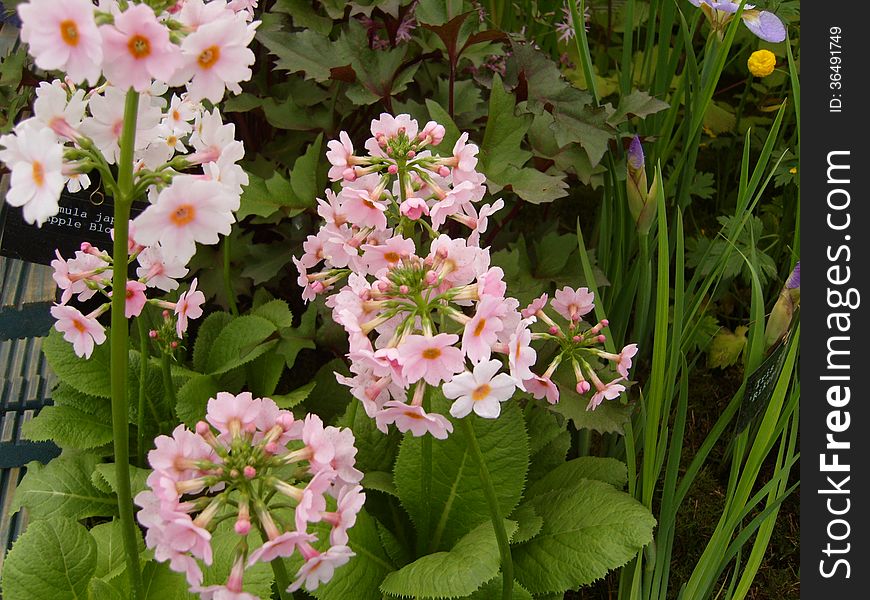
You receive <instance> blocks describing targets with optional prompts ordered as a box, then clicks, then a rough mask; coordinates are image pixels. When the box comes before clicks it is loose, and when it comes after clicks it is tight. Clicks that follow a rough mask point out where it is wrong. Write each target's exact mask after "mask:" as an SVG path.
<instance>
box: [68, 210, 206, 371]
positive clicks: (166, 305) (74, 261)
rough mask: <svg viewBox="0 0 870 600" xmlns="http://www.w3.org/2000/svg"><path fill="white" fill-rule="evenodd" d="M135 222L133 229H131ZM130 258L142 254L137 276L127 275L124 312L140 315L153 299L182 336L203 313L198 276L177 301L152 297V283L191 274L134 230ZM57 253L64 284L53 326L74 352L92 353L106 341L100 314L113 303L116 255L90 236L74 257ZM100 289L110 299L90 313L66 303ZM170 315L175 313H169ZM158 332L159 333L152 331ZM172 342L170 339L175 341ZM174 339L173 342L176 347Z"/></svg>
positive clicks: (171, 283) (168, 283)
mask: <svg viewBox="0 0 870 600" xmlns="http://www.w3.org/2000/svg"><path fill="white" fill-rule="evenodd" d="M132 229H133V228H132V227H131V231H132ZM129 252H130V260H131V261H132V260H138V262H139V265H140V266H139V268H138V270H137V273H138V275H139V278H138V279H131V280H128V281H127V289H126V290H125V297H126V300H125V310H124V316H125V317H127V318H128V319H129V318H132V317H137V316H139V315H140V314H141V313H142V309H143V308H144V307H145V305H146V304H148V303H149V302H150V303H151V304H154V305H155V306H158V307H160V308H163V309H164V319H165V320H166V322H167V323H170V324H171V323H173V322H174V325H170V326H172V327H174V329H175V333H176V334H177V336H178V337H179V338H181V337H183V336H184V332H185V331H187V324H188V319H198V318H199V317H201V316H202V305H203V304H205V295H204V294H203V293H202V292H201V291H199V290H197V289H196V285H197V281H196V279H194V280H193V282H192V283H191V285H190V288H189V289H188V290H187V291H185V292H182V293H181V295H180V296H179V298H178V301H177V302H168V301H165V300H160V299H157V298H151V299H149V298H148V297H147V295H146V291H147V290H148V288H158V289H161V290H163V291H171V290H174V289H176V288H177V287H178V282H177V281H176V280H175V279H176V278H178V277H183V276H185V275H186V274H187V268H186V267H185V266H184V264H183V263H179V262H178V261H177V260H174V259H172V258H168V259H164V258H163V256H162V253H161V249H160V246H159V245H155V246H150V247H145V246H142V245H140V244H139V243H138V242H137V241H136V239H134V237H133V235H131V236H130V237H129ZM55 254H56V255H57V258H56V259H55V260H53V261H51V266H52V268H53V269H54V273H53V274H52V277H53V278H54V281H55V283H56V284H57V287H58V288H60V289H61V290H63V293H62V294H61V303H60V304H56V305H55V306H53V307H52V309H51V314H52V316H53V317H54V318H55V319H56V322H55V328H56V329H57V330H58V331H59V332H60V333H62V334H63V337H64V339H65V340H66V341H68V342H70V343H71V344H72V345H73V349H74V350H75V353H76V355H78V356H80V357H84V358H90V356H91V354H92V353H93V351H94V346H95V345H99V344H102V343H103V342H105V341H106V333H105V330H104V328H103V326H102V325H101V324H100V322H99V321H98V320H97V318H98V317H99V316H100V315H102V314H103V313H105V312H106V311H107V310H109V308H110V305H111V303H110V301H111V297H112V294H113V290H112V279H111V273H112V257H111V256H110V255H109V254H108V253H106V252H103V251H102V250H100V249H99V248H97V247H95V246H92V245H91V244H89V243H88V242H84V243H82V245H81V250H78V251H76V253H75V256H74V257H73V258H71V259H66V260H65V259H64V258H63V257H62V256H61V255H60V252H58V251H55ZM96 294H102V295H103V296H105V297H106V299H107V302H106V303H105V304H103V305H102V306H100V307H99V308H97V309H95V310H94V311H92V312H91V313H89V314H88V315H84V314H82V313H81V311H79V310H78V309H77V308H75V307H73V306H70V305H69V304H67V303H68V302H69V301H70V300H71V299H72V298H73V296H75V297H76V298H77V299H78V300H79V301H82V302H83V301H85V300H89V299H90V298H92V297H94V296H95V295H96ZM170 315H173V317H172V319H170ZM154 337H156V336H154ZM171 343H172V342H170V344H171ZM177 345H178V344H177V343H175V345H174V346H171V348H174V347H176V346H177Z"/></svg>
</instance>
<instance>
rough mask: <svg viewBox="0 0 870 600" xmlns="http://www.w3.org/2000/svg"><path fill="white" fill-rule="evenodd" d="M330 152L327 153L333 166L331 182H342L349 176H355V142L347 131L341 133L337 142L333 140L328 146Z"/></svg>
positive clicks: (330, 174) (330, 171)
mask: <svg viewBox="0 0 870 600" xmlns="http://www.w3.org/2000/svg"><path fill="white" fill-rule="evenodd" d="M326 146H327V148H329V150H328V151H327V152H326V160H328V161H329V164H330V165H332V166H331V167H330V168H329V174H328V176H329V179H330V181H341V180H342V179H345V178H346V177H347V175H348V173H347V171H348V170H350V174H353V142H351V141H350V136H348V135H347V132H346V131H340V132H339V134H338V139H337V140H331V141H329V143H327V144H326Z"/></svg>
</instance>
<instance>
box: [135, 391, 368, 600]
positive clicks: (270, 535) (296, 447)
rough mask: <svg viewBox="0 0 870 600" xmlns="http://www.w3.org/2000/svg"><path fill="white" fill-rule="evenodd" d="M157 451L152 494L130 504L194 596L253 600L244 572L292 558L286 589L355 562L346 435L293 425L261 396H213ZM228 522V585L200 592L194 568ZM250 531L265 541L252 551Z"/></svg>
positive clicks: (352, 471) (312, 420) (354, 482)
mask: <svg viewBox="0 0 870 600" xmlns="http://www.w3.org/2000/svg"><path fill="white" fill-rule="evenodd" d="M155 446H156V447H155V449H154V450H151V451H150V452H149V453H148V460H149V462H150V463H151V466H152V467H153V468H154V471H153V472H152V473H151V475H150V476H149V477H148V486H149V488H150V489H148V490H146V491H144V492H141V493H139V494H138V495H137V496H136V498H135V502H136V504H137V505H138V506H140V507H141V509H142V510H140V511H139V513H138V519H139V522H140V523H141V524H142V525H143V526H144V527H145V528H146V529H147V533H146V537H145V542H146V545H147V546H148V547H149V548H151V549H153V550H154V555H155V558H156V559H157V560H158V561H161V562H165V561H169V565H170V568H172V569H173V570H175V571H178V572H180V573H184V574H185V575H186V577H187V581H188V584H189V585H190V586H191V591H193V592H196V593H199V594H200V595H201V597H202V598H206V599H207V598H235V599H237V600H246V599H254V598H255V596H253V595H251V594H249V593H246V592H244V591H243V577H244V571H245V568H246V567H249V566H252V565H254V564H255V563H257V562H270V561H272V560H274V559H276V558H287V557H289V556H291V555H292V554H293V553H294V552H297V551H298V552H299V554H300V555H301V556H302V557H303V558H304V560H305V563H304V564H303V566H302V567H301V568H300V569H299V571H298V572H297V573H296V580H295V581H294V582H293V583H292V585H291V586H290V587H289V588H288V590H289V591H295V590H297V589H299V588H300V587H302V586H303V585H304V586H305V588H306V589H308V590H313V589H314V588H316V587H317V586H318V585H319V584H321V583H325V582H327V581H329V580H330V579H331V578H332V576H333V574H334V571H335V569H336V568H337V567H340V566H342V565H344V564H345V563H347V562H348V561H349V560H350V558H351V557H352V556H354V553H353V552H352V551H351V550H350V548H349V547H348V545H347V544H348V534H347V531H348V529H350V528H351V527H353V525H354V524H355V522H356V516H357V514H358V513H359V511H360V509H361V508H362V505H363V503H364V502H365V494H363V493H362V486H360V485H359V482H360V481H361V480H362V473H361V472H360V471H358V470H357V469H356V468H355V467H354V457H355V455H356V452H357V450H356V448H355V447H354V437H353V433H352V432H351V431H350V430H349V429H338V428H336V427H324V426H323V423H322V422H321V420H320V419H319V418H318V417H317V416H316V415H308V416H307V417H306V418H305V419H304V420H301V421H300V420H296V419H294V417H293V415H292V413H290V412H288V411H286V410H281V409H279V408H278V406H277V405H276V404H275V402H273V401H272V400H270V399H269V398H253V397H252V396H251V394H250V393H247V392H245V393H242V394H239V395H237V396H236V395H233V394H229V393H226V392H221V393H219V394H217V396H216V397H215V398H212V399H210V400H209V402H208V407H207V412H206V420H205V421H200V422H199V423H197V425H196V428H195V431H190V430H188V429H186V428H185V427H184V426H183V425H179V426H178V427H177V428H176V429H175V431H173V432H172V436H171V437H170V436H165V435H164V436H160V437H158V438H157V439H156V440H155ZM228 518H230V519H233V523H234V524H233V531H234V532H235V535H237V536H238V540H239V543H238V544H237V546H236V549H235V555H234V559H233V566H232V569H231V571H230V574H229V576H228V578H227V581H226V583H224V584H222V585H209V586H203V585H202V584H203V572H202V567H201V564H203V565H206V566H210V565H211V564H212V561H213V549H212V545H211V539H212V536H213V534H214V533H215V529H216V527H217V526H218V523H220V522H222V521H224V520H226V519H228ZM314 523H324V524H326V525H328V526H329V531H330V533H329V538H328V540H327V539H324V540H318V538H317V536H316V535H315V534H314V533H312V532H310V531H309V526H310V525H311V524H314ZM252 528H256V529H258V530H259V531H260V532H261V533H262V535H263V537H264V538H265V539H264V541H263V542H262V544H259V545H258V547H256V542H254V540H259V539H260V537H259V535H256V534H254V533H251V529H252ZM249 533H251V535H250V536H249ZM249 544H251V546H252V547H256V549H253V550H251V547H249Z"/></svg>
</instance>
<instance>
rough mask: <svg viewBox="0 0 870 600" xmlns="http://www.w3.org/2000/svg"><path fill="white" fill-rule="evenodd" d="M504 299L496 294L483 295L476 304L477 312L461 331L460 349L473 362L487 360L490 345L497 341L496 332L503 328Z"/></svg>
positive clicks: (489, 353)
mask: <svg viewBox="0 0 870 600" xmlns="http://www.w3.org/2000/svg"><path fill="white" fill-rule="evenodd" d="M504 308H505V307H504V300H503V299H502V298H499V297H497V296H484V297H483V298H482V299H481V301H480V302H479V303H478V304H477V312H476V313H475V314H474V317H472V318H471V320H470V321H468V323H466V324H465V330H464V331H463V333H462V351H463V352H464V353H465V355H466V356H468V359H469V360H471V362H473V363H479V362H481V361H485V360H489V357H490V355H491V354H492V345H493V344H495V343H496V342H497V341H498V334H499V332H500V331H501V330H502V329H503V328H504V324H503V323H502V321H501V319H500V318H499V317H501V315H502V314H504Z"/></svg>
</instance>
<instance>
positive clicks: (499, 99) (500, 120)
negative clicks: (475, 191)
mask: <svg viewBox="0 0 870 600" xmlns="http://www.w3.org/2000/svg"><path fill="white" fill-rule="evenodd" d="M515 106H516V103H515V102H514V98H513V96H511V95H510V94H508V93H507V92H506V91H505V89H504V86H503V85H502V82H501V79H500V78H499V77H498V75H496V76H495V77H494V78H493V81H492V93H491V95H490V97H489V116H488V117H487V121H486V129H485V130H484V132H483V142H482V143H481V145H480V155H479V157H480V165H479V169H480V171H482V172H483V173H484V174H485V175H486V177H487V179H490V180H492V181H494V182H500V181H502V180H503V179H504V174H505V171H506V170H507V169H508V168H509V167H510V166H513V167H522V166H523V165H524V164H525V163H526V161H527V160H529V158H531V156H532V153H531V152H529V151H527V150H523V149H522V148H521V145H522V143H523V139H524V138H525V135H526V131H528V129H529V126H530V125H531V124H532V117H531V115H520V116H517V115H516V114H514V113H515Z"/></svg>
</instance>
